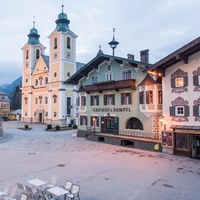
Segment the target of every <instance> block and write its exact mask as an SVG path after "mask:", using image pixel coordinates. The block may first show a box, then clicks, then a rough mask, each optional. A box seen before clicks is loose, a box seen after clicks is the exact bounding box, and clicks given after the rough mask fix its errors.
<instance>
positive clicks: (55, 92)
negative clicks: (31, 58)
mask: <svg viewBox="0 0 200 200" xmlns="http://www.w3.org/2000/svg"><path fill="white" fill-rule="evenodd" d="M63 9H64V5H62V12H61V13H60V14H59V15H58V19H57V20H56V21H55V22H56V28H55V30H54V31H53V32H52V33H51V34H50V35H49V37H48V38H49V49H50V52H49V56H50V60H49V100H51V102H49V105H50V104H51V105H52V106H51V107H49V115H50V116H51V117H52V121H53V122H59V124H60V125H62V124H69V123H71V120H72V119H74V117H75V115H76V113H74V112H75V111H74V110H75V109H73V106H75V100H76V96H75V93H74V92H73V90H74V89H76V88H74V87H73V86H72V85H64V84H63V83H64V81H66V80H67V79H68V78H69V77H70V76H71V75H73V74H74V73H75V72H76V38H77V35H76V34H74V33H73V32H72V31H71V30H70V28H69V23H70V20H69V19H68V18H67V15H66V14H65V13H64V12H63Z"/></svg>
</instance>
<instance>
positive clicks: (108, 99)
mask: <svg viewBox="0 0 200 200" xmlns="http://www.w3.org/2000/svg"><path fill="white" fill-rule="evenodd" d="M104 105H115V95H114V94H105V95H104Z"/></svg>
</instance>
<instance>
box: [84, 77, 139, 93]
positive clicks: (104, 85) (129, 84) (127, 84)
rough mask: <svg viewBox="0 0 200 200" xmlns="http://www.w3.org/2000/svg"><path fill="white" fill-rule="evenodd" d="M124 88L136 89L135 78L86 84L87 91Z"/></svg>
mask: <svg viewBox="0 0 200 200" xmlns="http://www.w3.org/2000/svg"><path fill="white" fill-rule="evenodd" d="M124 88H131V89H133V90H135V88H136V86H135V79H128V80H120V81H114V80H112V81H104V82H99V83H94V84H93V85H85V92H87V93H89V92H95V91H98V92H102V91H106V90H117V91H118V90H120V89H124Z"/></svg>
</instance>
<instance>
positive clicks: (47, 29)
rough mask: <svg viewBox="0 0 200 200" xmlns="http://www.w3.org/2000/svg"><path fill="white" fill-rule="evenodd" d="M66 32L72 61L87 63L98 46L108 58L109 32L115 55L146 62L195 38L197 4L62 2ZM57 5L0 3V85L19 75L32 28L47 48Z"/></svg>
mask: <svg viewBox="0 0 200 200" xmlns="http://www.w3.org/2000/svg"><path fill="white" fill-rule="evenodd" d="M63 2H64V12H65V13H66V14H67V16H68V19H69V20H70V25H69V27H70V29H71V30H72V31H73V32H74V33H75V34H77V35H78V38H77V61H79V62H83V63H87V62H89V61H90V60H91V59H92V58H94V57H95V56H96V54H97V52H98V46H99V45H101V46H102V51H103V52H104V53H105V54H112V50H111V48H110V47H109V45H108V42H110V41H111V40H112V28H115V29H116V32H115V39H116V40H117V41H118V42H119V45H118V47H117V49H116V51H115V55H116V56H119V57H127V54H128V53H130V54H134V55H135V60H139V59H140V51H141V50H144V49H149V50H150V63H155V62H157V61H158V60H159V59H161V58H163V57H165V56H166V55H168V54H169V53H171V52H172V51H175V50H176V49H178V48H180V47H182V46H183V45H185V44H187V43H188V42H190V41H192V40H194V39H195V38H197V37H199V36H200V26H199V20H200V11H199V8H200V1H199V0H81V1H80V0H63ZM61 4H62V0H1V1H0V52H1V53H0V84H3V83H11V82H13V81H14V80H15V79H17V78H18V77H20V76H21V73H22V50H21V48H22V47H23V45H24V44H26V42H27V41H28V37H27V35H28V34H29V31H30V29H31V28H32V27H33V16H35V21H36V24H35V27H36V28H37V30H38V32H39V34H40V42H41V43H42V44H43V45H44V46H45V47H46V48H47V49H46V52H45V54H46V55H49V48H48V47H49V40H48V38H47V37H48V36H49V35H50V33H51V32H52V31H54V29H55V27H56V24H55V20H56V19H57V17H58V14H59V13H61V10H62V9H61Z"/></svg>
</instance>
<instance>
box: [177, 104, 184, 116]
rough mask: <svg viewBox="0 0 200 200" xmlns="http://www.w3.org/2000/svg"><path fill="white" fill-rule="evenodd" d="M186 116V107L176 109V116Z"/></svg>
mask: <svg viewBox="0 0 200 200" xmlns="http://www.w3.org/2000/svg"><path fill="white" fill-rule="evenodd" d="M184 114H185V108H184V106H176V107H175V115H176V116H184Z"/></svg>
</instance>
